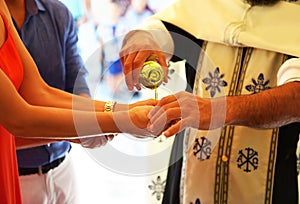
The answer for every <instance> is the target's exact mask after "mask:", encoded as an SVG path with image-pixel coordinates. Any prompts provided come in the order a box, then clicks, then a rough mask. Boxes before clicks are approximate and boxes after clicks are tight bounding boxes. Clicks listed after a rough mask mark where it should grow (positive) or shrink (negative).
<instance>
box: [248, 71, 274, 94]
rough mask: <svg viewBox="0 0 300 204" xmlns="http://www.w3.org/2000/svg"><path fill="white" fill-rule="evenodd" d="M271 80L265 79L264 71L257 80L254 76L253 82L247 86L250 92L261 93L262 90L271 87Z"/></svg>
mask: <svg viewBox="0 0 300 204" xmlns="http://www.w3.org/2000/svg"><path fill="white" fill-rule="evenodd" d="M269 82H270V80H267V81H265V77H264V74H263V73H260V74H259V75H258V77H257V81H256V80H255V79H253V78H252V83H253V84H249V85H247V86H246V89H247V90H248V91H249V92H252V93H259V92H261V91H264V90H267V89H270V88H271V87H270V86H267V85H268V84H269Z"/></svg>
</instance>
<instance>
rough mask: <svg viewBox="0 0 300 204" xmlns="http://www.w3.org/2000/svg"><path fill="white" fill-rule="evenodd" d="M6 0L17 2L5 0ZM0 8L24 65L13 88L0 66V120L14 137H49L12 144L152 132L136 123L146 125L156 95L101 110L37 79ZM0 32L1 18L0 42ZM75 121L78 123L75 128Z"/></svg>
mask: <svg viewBox="0 0 300 204" xmlns="http://www.w3.org/2000/svg"><path fill="white" fill-rule="evenodd" d="M7 3H16V1H8V0H7ZM0 12H1V14H2V15H3V16H4V18H5V19H6V20H7V21H8V27H9V30H10V32H11V34H12V36H13V38H14V41H15V44H16V47H17V49H18V51H19V53H20V57H21V60H22V64H23V67H24V78H23V81H22V84H21V87H20V89H19V91H18V92H17V91H16V89H15V88H14V86H13V85H12V83H11V81H10V80H9V79H8V77H7V76H6V75H5V74H4V73H3V71H1V70H0V93H1V96H0V104H1V105H0V124H1V125H2V126H3V127H4V128H6V129H7V130H8V131H9V132H11V133H12V134H13V135H16V136H22V137H29V136H30V137H39V136H41V135H43V136H45V137H53V140H40V139H36V140H32V139H29V140H23V141H22V142H19V143H18V144H17V145H18V146H19V147H29V146H35V145H41V144H46V143H49V142H53V141H54V140H55V136H57V137H66V138H67V137H76V136H78V135H96V134H100V133H112V132H127V133H133V134H137V135H145V136H150V135H151V134H150V133H149V131H147V130H144V129H141V127H146V126H147V124H148V122H149V119H148V117H147V113H148V112H149V111H150V109H151V108H152V106H153V105H155V104H156V101H155V100H147V101H141V102H137V103H134V104H130V105H126V104H117V105H116V107H115V111H116V112H113V113H105V112H103V110H104V104H105V102H103V101H94V100H91V99H88V98H86V97H82V96H76V95H72V94H69V93H66V92H64V91H61V90H58V89H55V88H52V87H49V86H48V85H47V84H46V83H45V82H44V81H43V80H42V79H41V77H40V75H39V72H38V70H37V68H36V65H35V63H34V62H33V60H32V58H31V56H30V55H29V53H28V51H27V50H26V48H25V47H24V45H23V43H22V41H21V40H20V38H19V36H18V34H17V32H16V30H15V29H14V26H13V24H12V21H11V17H10V14H9V12H8V9H7V6H6V3H5V1H4V0H1V1H0ZM5 37H6V30H5V27H4V23H3V21H2V19H1V20H0V47H1V46H2V45H3V43H4V41H5ZM144 105H145V106H144ZM137 115H139V117H137ZM133 120H134V121H133ZM128 121H131V123H128ZM78 126H80V127H81V128H80V130H78ZM70 141H72V142H79V140H70Z"/></svg>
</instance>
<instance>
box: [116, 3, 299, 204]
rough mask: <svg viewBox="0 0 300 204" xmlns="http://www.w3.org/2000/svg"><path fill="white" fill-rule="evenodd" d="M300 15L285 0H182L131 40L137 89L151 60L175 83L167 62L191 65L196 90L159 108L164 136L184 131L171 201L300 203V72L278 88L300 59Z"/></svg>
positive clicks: (132, 83) (131, 72) (129, 76)
mask: <svg viewBox="0 0 300 204" xmlns="http://www.w3.org/2000/svg"><path fill="white" fill-rule="evenodd" d="M299 15H300V7H299V5H296V4H295V3H289V2H284V1H279V0H270V1H268V0H253V1H252V0H247V1H243V0H230V1H222V0H214V1H205V0H200V1H199V0H192V1H189V3H187V2H186V1H184V0H178V1H176V2H175V3H174V4H173V5H172V6H170V7H169V8H167V9H165V10H163V11H161V12H159V13H158V14H156V15H155V16H154V17H153V18H152V20H151V21H150V20H149V21H148V22H147V24H146V25H144V26H141V27H140V29H142V30H135V31H131V32H129V33H128V34H127V35H126V36H125V38H124V44H123V48H122V50H121V51H120V56H121V61H122V64H123V67H124V74H125V76H126V83H127V86H128V89H129V90H132V89H134V88H136V89H138V90H140V89H141V86H140V84H139V72H140V69H141V67H142V64H143V62H144V61H145V60H147V58H149V57H150V56H152V55H156V56H157V60H158V62H159V63H160V64H161V65H162V66H163V67H164V70H165V75H166V77H165V82H166V83H167V81H168V75H167V73H168V70H167V65H166V59H168V60H171V61H172V60H182V59H186V61H187V63H186V77H187V78H186V80H187V82H188V83H189V85H190V86H189V87H187V92H180V93H176V94H174V95H170V96H167V97H164V98H162V99H161V100H160V101H159V103H158V104H157V107H156V108H154V109H152V110H151V111H150V113H149V117H150V121H151V126H150V130H152V131H154V133H155V132H157V131H162V130H164V134H165V135H166V136H168V137H169V136H172V135H175V134H177V133H178V134H177V135H176V137H175V141H174V144H173V149H172V154H171V156H170V166H169V169H168V176H167V183H166V188H165V189H164V196H163V203H164V204H177V203H185V204H187V203H189V204H192V203H229V204H236V203H243V204H246V203H249V204H250V203H251V204H252V203H273V204H277V203H278V204H279V203H291V204H297V203H298V183H297V168H296V147H297V142H298V140H299V133H300V125H299V124H300V123H299V122H300V119H299V118H300V112H299V110H300V109H299V103H298V101H299V97H300V95H299V93H300V91H299V90H300V84H299V82H298V81H299V76H300V74H299V69H298V70H297V71H296V72H294V73H293V74H292V77H291V80H290V81H289V82H288V83H285V84H282V85H280V86H278V84H277V73H278V72H279V71H278V70H279V68H280V67H281V65H282V64H283V63H284V62H285V61H286V60H287V59H289V58H291V57H299V56H300V45H299V42H300V41H299V36H300V35H299V34H300V31H299V28H300V24H299V20H298V19H299V17H300V16H299ZM275 24H276V29H275V26H274V25H275ZM188 91H189V92H193V94H191V93H188ZM165 124H171V125H169V126H168V127H167V128H166V129H165ZM186 128H189V129H187V130H185V131H183V130H184V129H186ZM214 147H215V148H214Z"/></svg>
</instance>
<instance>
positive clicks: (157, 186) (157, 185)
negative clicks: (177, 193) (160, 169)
mask: <svg viewBox="0 0 300 204" xmlns="http://www.w3.org/2000/svg"><path fill="white" fill-rule="evenodd" d="M165 185H166V181H162V180H161V178H160V176H157V178H156V182H155V181H153V180H152V185H148V188H149V189H150V190H152V191H153V192H152V195H155V194H156V199H157V200H160V199H161V198H162V195H163V194H164V189H165Z"/></svg>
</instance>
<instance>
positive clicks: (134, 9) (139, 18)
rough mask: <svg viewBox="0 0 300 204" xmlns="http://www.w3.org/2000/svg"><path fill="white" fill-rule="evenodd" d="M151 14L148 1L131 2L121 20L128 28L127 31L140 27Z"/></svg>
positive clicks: (133, 0) (137, 0)
mask: <svg viewBox="0 0 300 204" xmlns="http://www.w3.org/2000/svg"><path fill="white" fill-rule="evenodd" d="M153 14H154V11H153V10H152V9H151V8H150V6H149V4H148V0H131V3H130V6H129V8H128V10H127V11H126V13H125V15H124V17H123V18H124V21H125V22H126V25H128V27H129V28H128V31H129V30H132V29H134V28H136V27H137V26H138V25H141V23H142V22H143V21H144V20H145V19H147V18H148V17H150V16H152V15H153Z"/></svg>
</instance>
